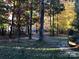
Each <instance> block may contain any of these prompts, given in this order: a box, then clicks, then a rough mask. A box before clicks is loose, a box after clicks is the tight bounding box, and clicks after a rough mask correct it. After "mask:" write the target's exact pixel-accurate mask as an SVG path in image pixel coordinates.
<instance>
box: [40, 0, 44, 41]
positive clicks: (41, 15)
mask: <svg viewBox="0 0 79 59" xmlns="http://www.w3.org/2000/svg"><path fill="white" fill-rule="evenodd" d="M43 31H44V0H40V30H39V40H40V41H41V40H43Z"/></svg>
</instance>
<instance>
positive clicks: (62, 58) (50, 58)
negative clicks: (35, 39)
mask: <svg viewBox="0 0 79 59" xmlns="http://www.w3.org/2000/svg"><path fill="white" fill-rule="evenodd" d="M78 58H79V57H73V56H70V55H69V54H66V52H65V51H64V50H59V49H57V48H22V47H21V48H20V47H6V46H5V47H0V59H78Z"/></svg>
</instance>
